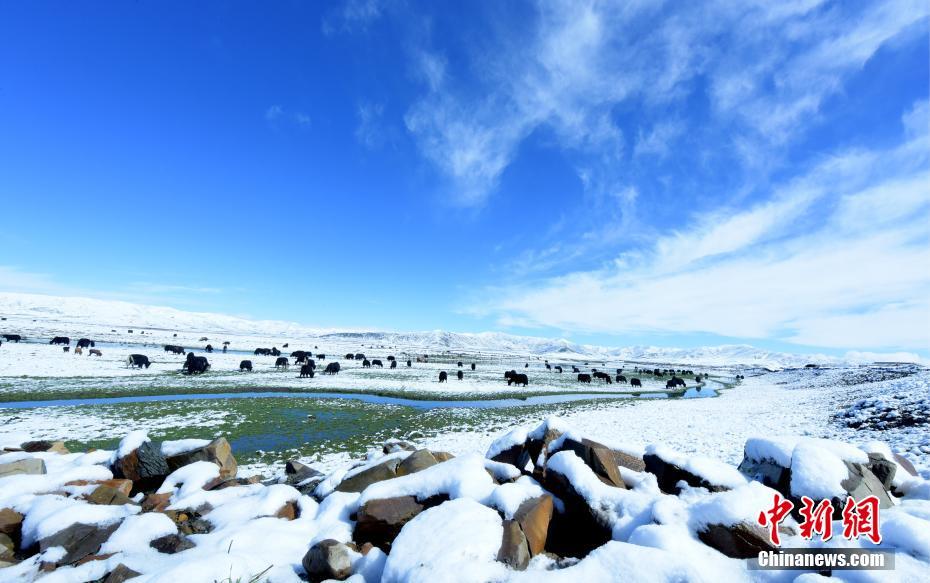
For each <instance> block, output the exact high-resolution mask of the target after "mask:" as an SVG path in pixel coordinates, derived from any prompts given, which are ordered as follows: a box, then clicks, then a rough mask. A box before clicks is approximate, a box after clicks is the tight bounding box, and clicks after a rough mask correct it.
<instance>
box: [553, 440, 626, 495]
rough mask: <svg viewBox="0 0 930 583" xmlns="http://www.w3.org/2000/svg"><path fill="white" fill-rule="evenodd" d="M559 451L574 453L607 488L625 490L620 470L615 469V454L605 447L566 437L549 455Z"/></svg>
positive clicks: (589, 441) (592, 442)
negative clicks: (613, 487) (612, 487)
mask: <svg viewBox="0 0 930 583" xmlns="http://www.w3.org/2000/svg"><path fill="white" fill-rule="evenodd" d="M559 451H571V452H574V453H575V455H577V456H578V457H580V458H581V460H582V461H583V462H584V463H585V464H586V465H587V466H588V467H589V468H591V469H592V470H593V471H594V474H595V475H596V476H597V477H598V478H599V479H600V480H601V481H602V482H604V483H605V484H607V485H608V486H615V487H617V488H626V484H624V483H623V478H621V477H620V470H618V469H617V458H616V452H614V451H612V450H611V449H610V448H609V447H607V446H606V445H603V444H601V443H598V442H596V441H592V440H590V439H584V438H582V439H581V441H577V440H575V439H572V438H570V437H567V438H565V439H563V440H562V443H561V445H560V446H559V447H558V448H557V449H556V451H553V452H551V453H550V455H553V454H555V453H557V452H559Z"/></svg>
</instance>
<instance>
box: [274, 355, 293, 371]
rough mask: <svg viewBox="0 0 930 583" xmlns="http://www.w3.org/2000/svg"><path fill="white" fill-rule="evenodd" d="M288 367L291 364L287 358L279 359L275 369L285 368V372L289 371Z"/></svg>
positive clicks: (275, 362)
mask: <svg viewBox="0 0 930 583" xmlns="http://www.w3.org/2000/svg"><path fill="white" fill-rule="evenodd" d="M288 365H290V362H288V360H287V357H286V356H282V357H279V358H278V359H277V360H276V361H274V367H275V368H281V367H282V366H283V367H284V370H287V367H288Z"/></svg>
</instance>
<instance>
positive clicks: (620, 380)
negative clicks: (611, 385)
mask: <svg viewBox="0 0 930 583" xmlns="http://www.w3.org/2000/svg"><path fill="white" fill-rule="evenodd" d="M617 382H618V383H620V384H626V377H625V376H623V375H622V374H618V375H617Z"/></svg>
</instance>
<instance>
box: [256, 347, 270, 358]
mask: <svg viewBox="0 0 930 583" xmlns="http://www.w3.org/2000/svg"><path fill="white" fill-rule="evenodd" d="M259 355H261V356H271V349H270V348H256V349H255V356H259Z"/></svg>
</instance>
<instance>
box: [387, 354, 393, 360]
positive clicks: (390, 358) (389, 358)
mask: <svg viewBox="0 0 930 583" xmlns="http://www.w3.org/2000/svg"><path fill="white" fill-rule="evenodd" d="M387 359H388V360H395V359H394V356H393V355H390V356H388V357H387Z"/></svg>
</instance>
